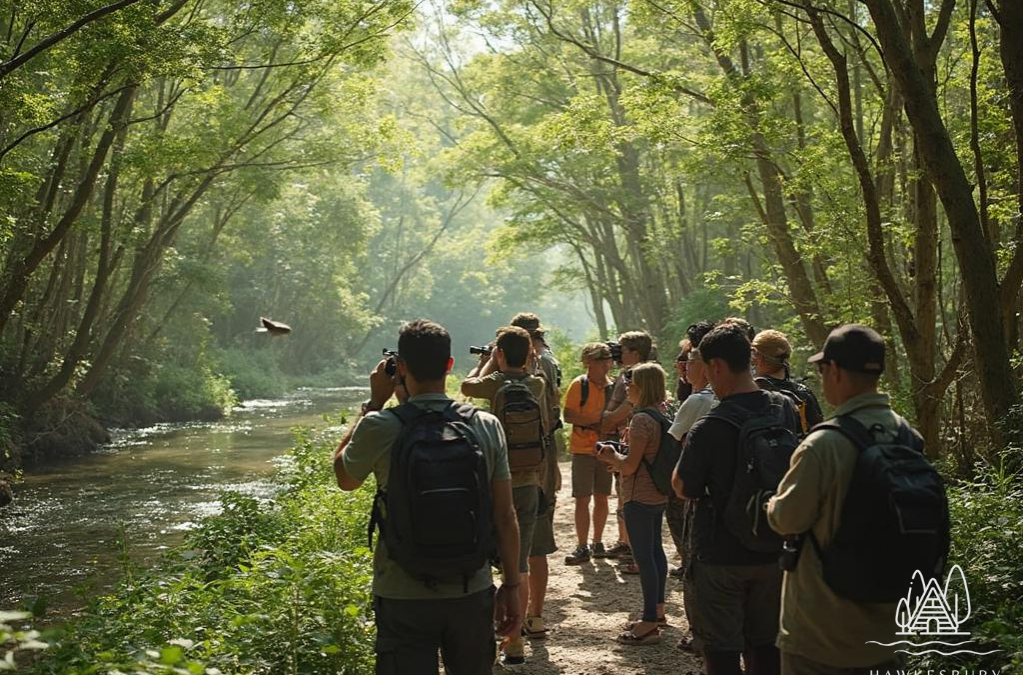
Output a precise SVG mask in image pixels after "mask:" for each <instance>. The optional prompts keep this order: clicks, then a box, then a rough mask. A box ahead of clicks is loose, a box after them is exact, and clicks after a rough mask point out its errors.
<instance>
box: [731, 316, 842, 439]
mask: <svg viewBox="0 0 1024 675" xmlns="http://www.w3.org/2000/svg"><path fill="white" fill-rule="evenodd" d="M750 346H751V347H752V350H751V353H750V364H751V366H753V368H754V381H755V382H757V386H759V387H761V388H762V389H765V390H768V391H777V392H780V393H782V394H785V395H786V396H787V397H789V398H790V400H792V401H793V403H794V404H795V405H796V410H797V412H798V413H799V414H800V426H802V427H803V430H804V433H805V434H806V433H807V432H808V431H810V430H811V428H812V427H814V425H815V424H818V423H819V422H821V421H822V420H824V419H825V416H824V415H823V414H822V412H821V405H820V404H819V403H818V397H817V396H815V395H814V392H813V391H811V390H810V389H808V388H807V387H806V386H804V385H802V384H800V383H799V382H794V381H793V380H791V379H790V377H789V357H790V355H792V353H793V349H792V347H790V345H789V339H788V338H787V337H786V336H785V335H784V334H783V333H780V332H779V331H777V330H771V329H769V330H763V331H761V332H760V333H758V334H757V335H756V336H755V337H754V340H753V342H751V343H750Z"/></svg>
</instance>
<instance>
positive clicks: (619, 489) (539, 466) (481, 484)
mask: <svg viewBox="0 0 1024 675" xmlns="http://www.w3.org/2000/svg"><path fill="white" fill-rule="evenodd" d="M544 337H545V329H544V327H543V326H542V325H541V322H540V320H539V318H538V317H537V316H536V315H534V314H529V313H522V314H518V315H516V316H515V317H513V318H512V320H511V321H510V323H509V325H508V326H505V327H503V328H500V329H499V330H498V331H497V334H496V339H495V340H494V342H493V343H492V344H491V345H489V346H488V347H487V348H482V349H478V350H477V351H479V352H480V353H481V354H480V360H479V363H478V364H477V365H476V366H475V367H474V368H473V369H472V371H471V372H470V373H469V375H468V376H467V377H466V378H465V379H464V380H463V382H462V384H461V387H460V389H461V393H462V394H463V395H464V396H466V397H471V398H477V399H483V400H485V401H487V402H488V404H489V410H490V412H489V413H488V412H483V411H481V410H478V409H476V408H475V407H472V406H469V405H467V404H461V403H457V402H455V401H453V400H452V399H450V398H449V397H448V396H447V395H446V394H445V383H446V377H447V375H448V373H449V371H450V370H451V367H452V364H453V360H452V356H451V341H450V336H449V335H448V333H447V331H446V330H445V329H444V328H443V327H442V326H440V325H438V324H436V323H433V322H430V321H423V320H418V321H413V322H410V323H408V324H405V325H404V326H403V327H402V328H401V330H400V332H399V337H398V349H397V355H396V356H394V357H391V358H390V359H385V360H382V361H381V362H380V363H379V364H378V365H377V367H376V368H375V369H374V370H373V372H372V373H371V375H370V398H369V400H367V401H366V402H365V403H364V404H363V406H362V410H361V416H360V419H359V420H357V422H356V423H355V424H353V425H351V426H350V428H349V430H348V432H347V434H346V436H345V437H344V438H343V440H342V441H341V443H340V445H339V446H338V449H337V450H336V452H335V455H334V469H335V474H336V477H337V482H338V485H339V486H340V487H341V488H342V489H343V490H353V489H356V488H358V487H359V486H360V485H361V484H362V483H363V482H364V481H365V480H366V478H367V477H368V476H369V475H370V474H371V473H372V474H373V475H374V476H375V478H376V483H377V487H378V492H377V497H376V499H375V506H374V513H373V519H372V521H371V537H372V536H373V530H374V529H375V528H376V529H378V530H379V532H380V536H379V539H378V542H377V545H376V547H375V552H374V579H373V595H374V611H375V616H376V625H377V642H376V653H377V663H376V672H377V673H378V674H385V673H387V674H391V673H394V674H399V673H400V674H402V675H421V674H423V675H426V674H429V675H434V673H436V672H437V665H438V662H437V657H438V652H440V653H441V656H442V658H443V661H444V666H445V669H446V672H448V673H449V674H450V675H482V674H483V673H489V672H490V671H491V666H492V664H493V663H494V661H495V656H496V652H495V634H497V636H498V637H499V638H500V639H501V651H502V654H503V657H504V663H505V664H506V665H515V664H520V663H523V662H524V661H525V649H524V641H525V640H529V639H543V638H544V637H545V636H546V634H547V628H546V626H545V624H544V619H543V609H544V600H545V592H546V588H547V581H548V556H549V555H551V554H552V553H554V552H555V550H556V546H555V541H554V532H553V516H554V509H555V498H556V495H557V493H558V492H559V490H560V488H561V482H562V480H561V479H562V477H561V474H560V471H559V466H558V459H559V457H560V456H562V454H563V450H564V447H563V438H564V436H563V434H562V433H560V432H559V429H560V427H561V426H562V422H563V420H564V423H565V424H568V425H571V427H572V429H571V433H570V434H568V436H569V442H568V445H569V447H568V450H569V452H570V456H571V489H572V497H573V499H574V500H575V512H574V513H575V530H576V545H575V548H574V549H573V550H572V552H571V553H570V554H569V555H568V556H567V557H566V558H565V561H564V562H565V564H566V565H583V564H589V561H590V560H591V558H619V559H620V561H621V562H620V565H619V570H620V572H622V573H623V574H636V575H638V576H639V581H640V587H641V591H642V611H640V612H639V613H638V615H637V619H636V620H635V621H631V622H629V623H628V624H627V625H626V626H624V628H623V631H622V632H621V633H620V634H619V635H617V636H615V639H616V640H617V641H618V642H619V643H621V644H625V645H648V644H655V643H657V642H660V640H661V632H662V629H663V627H664V626H665V625H666V624H667V621H668V617H667V616H666V612H665V597H666V586H667V580H668V578H669V577H670V576H676V577H679V578H680V579H681V581H682V590H683V605H684V611H685V613H686V617H687V622H688V624H689V626H690V630H691V633H692V635H690V636H687V637H684V638H682V639H681V640H680V642H679V643H678V645H677V647H678V648H680V649H682V650H685V651H691V652H694V653H697V654H699V655H701V656H702V657H703V661H704V670H705V672H706V673H707V675H722V674H729V675H734V674H735V675H738V674H739V673H741V672H745V673H748V674H760V673H779V672H782V673H787V674H788V675H812V674H813V675H831V674H833V673H834V674H839V673H842V674H844V675H846V674H853V673H864V674H865V675H866V674H867V673H869V672H880V673H885V672H886V671H887V670H889V669H895V668H896V667H897V661H896V659H895V657H894V653H893V647H891V646H889V647H887V646H885V645H884V644H878V643H892V642H893V641H894V637H893V636H894V634H895V624H894V622H893V617H894V614H895V609H896V599H895V598H894V597H893V598H892V601H891V602H890V601H889V598H890V596H891V593H886V592H879V593H876V594H875V596H871V597H868V599H869V600H870V601H866V600H865V599H864V598H863V597H861V595H862V594H861V593H860V591H858V590H855V591H853V592H850V591H848V590H846V589H843V588H839V586H841V584H839V585H837V583H838V582H836V581H835V580H834V577H836V573H835V572H834V570H835V569H840V570H842V563H843V562H844V560H846V559H848V558H852V557H857V556H858V555H860V554H859V553H850V554H848V555H845V556H844V554H843V550H840V548H837V547H841V546H842V545H844V542H845V541H847V540H849V539H851V536H850V527H852V526H850V525H849V524H848V523H847V520H849V518H846V519H844V513H843V511H844V503H845V502H847V501H848V500H847V499H846V497H847V496H848V495H847V492H848V491H854V490H856V491H857V492H858V494H859V492H860V491H862V488H861V487H859V485H860V484H859V483H857V481H853V479H854V473H855V470H856V471H860V469H859V467H860V462H862V461H863V459H862V458H863V457H865V456H869V455H870V456H872V457H873V456H874V454H872V453H871V452H866V451H865V448H866V447H868V446H871V448H869V449H872V448H873V446H872V444H873V443H887V444H889V446H893V445H897V446H898V447H899V448H904V447H911V448H912V449H911V450H910V452H913V453H917V454H920V452H921V444H920V437H919V436H917V435H916V434H915V433H914V432H912V430H910V429H909V426H908V425H907V423H906V422H905V421H904V420H903V419H902V418H901V417H900V416H899V415H897V414H896V413H895V412H894V411H892V409H891V408H890V406H889V399H888V396H887V395H886V394H883V393H879V391H878V382H879V378H880V376H881V374H882V372H883V370H884V359H885V347H884V342H883V341H882V339H881V338H880V337H879V336H878V334H877V333H876V332H875V331H873V330H872V329H870V328H868V327H866V326H862V325H857V324H851V325H846V326H842V327H840V328H837V329H836V330H835V331H833V332H832V333H831V334H830V335H829V337H828V340H827V341H826V344H825V345H824V347H823V349H822V351H820V352H819V353H817V354H815V355H814V356H812V357H811V358H810V359H809V360H808V362H809V363H811V364H813V365H815V366H816V367H817V369H818V372H819V374H820V378H821V389H822V392H823V394H824V396H825V398H826V400H827V401H828V402H829V403H830V404H831V405H832V406H834V407H835V414H834V415H833V418H835V420H833V419H830V420H829V421H828V422H825V423H824V424H821V423H822V422H823V414H822V410H821V407H820V405H819V404H818V401H817V399H816V398H815V396H814V394H813V393H812V392H811V390H810V389H808V388H807V387H806V386H804V385H802V384H800V383H797V382H795V381H793V380H792V379H791V378H790V372H789V370H790V368H789V360H790V357H791V355H792V348H791V345H790V343H789V341H788V339H787V338H786V336H785V335H784V334H782V333H780V332H779V331H775V330H765V331H762V332H760V333H755V331H754V330H753V328H752V327H751V326H750V325H749V324H748V323H747V322H746V321H744V320H742V319H737V318H729V319H725V320H722V321H719V322H718V323H713V322H710V321H703V322H700V323H697V324H694V325H692V326H690V327H689V328H688V329H687V331H686V335H685V337H684V338H683V340H682V341H681V343H680V349H679V353H678V356H677V357H676V360H675V366H676V372H675V377H676V381H675V382H673V383H672V384H673V385H674V389H675V396H674V397H673V398H674V400H670V397H669V396H668V394H667V390H668V387H669V384H670V383H669V382H668V376H667V375H666V373H665V371H664V370H663V369H662V367H661V366H660V365H659V364H658V363H657V362H656V361H654V360H653V359H652V355H653V353H654V344H653V341H652V339H651V337H650V335H648V334H647V333H645V332H643V331H631V332H627V333H624V334H622V335H620V336H619V338H618V340H617V341H615V342H593V343H589V344H586V345H585V346H584V347H583V349H582V352H581V362H582V364H583V366H584V368H585V372H584V374H583V375H581V376H579V377H577V378H575V379H574V380H573V381H572V382H571V383H569V384H568V388H567V391H566V393H565V402H564V406H563V405H562V402H561V401H562V396H561V386H562V383H561V373H560V370H559V366H558V362H557V361H556V360H555V358H554V356H553V355H552V353H551V350H550V349H549V348H548V347H547V344H546V342H545V339H544ZM616 366H617V367H618V369H619V370H618V373H617V375H616V376H615V377H612V376H611V373H612V371H613V369H614V368H615V367H616ZM392 396H395V397H396V398H397V400H398V402H399V405H398V406H397V407H393V408H385V405H386V404H387V403H388V401H389V400H390V399H391V398H392ZM840 422H842V424H840ZM816 425H817V428H815V427H816ZM851 425H852V426H856V427H857V429H861V430H863V432H864V434H863V435H862V436H863V437H861V436H856V435H851V433H853V432H850V430H849V429H848V428H847V427H849V426H851ZM857 433H859V432H857ZM875 454H877V453H875ZM915 457H916V455H915ZM878 461H883V460H878ZM921 461H924V460H923V459H922V460H921ZM904 463H905V464H906V462H904ZM911 463H913V462H911ZM915 466H917V465H915ZM918 474H921V475H923V473H922V472H921V471H918ZM858 480H860V479H858ZM915 480H916V478H915ZM851 481H853V482H854V483H855V485H856V486H857V487H851ZM928 487H931V486H930V485H929V486H928ZM940 489H941V486H940ZM613 490H614V492H615V495H616V505H617V508H616V512H615V516H616V526H617V530H618V531H617V538H616V541H615V542H614V543H612V544H610V545H606V544H605V542H604V541H603V536H604V530H605V526H606V523H607V520H608V518H609V516H610V506H609V497H610V496H611V494H612V491H613ZM918 492H919V493H923V492H924V491H923V490H919V491H918ZM933 492H934V490H933ZM853 496H854V495H852V494H851V495H849V497H851V498H852V497H853ZM911 506H913V507H915V508H917V507H920V504H917V503H915V504H913V505H911ZM932 507H934V508H933V510H941V509H944V508H945V503H944V497H943V501H942V503H941V504H939V503H938V502H935V503H934V504H933V505H932ZM909 508H910V507H909V506H908V509H909ZM921 510H922V509H921V508H917V511H918V512H920V511H921ZM847 515H848V514H847ZM886 517H888V516H887V515H886V514H882V515H881V516H879V518H878V522H877V523H876V526H878V527H883V524H882V521H883V520H884V519H885V518H886ZM942 518H945V519H946V520H945V527H946V533H945V536H946V537H947V538H946V540H945V541H944V542H943V541H942V534H943V533H942V532H941V531H939V530H941V527H939V526H934V527H932V529H933V530H936V531H937V532H938V534H937V535H936V536H929V537H921V536H919V537H918V539H916V540H914V541H913V542H910V543H909V544H907V545H908V546H910V547H912V548H913V549H914V550H917V551H924V550H925V549H928V550H927V553H928V555H927V556H924V557H919V558H917V559H915V560H918V561H924V562H922V563H921V564H922V565H925V564H933V565H935V566H936V567H937V568H941V565H942V564H943V563H944V557H945V551H946V549H947V548H948V513H947V514H938V515H936V516H935V517H934V518H931V519H930V520H929V519H928V518H925V519H924V520H925V521H927V522H928V523H929V524H933V523H934V522H938V521H941V520H942ZM663 520H667V523H668V529H669V531H670V533H671V539H672V542H673V544H674V547H675V549H676V553H677V554H678V556H679V558H680V563H681V564H680V565H679V566H678V567H677V568H676V569H674V570H672V571H671V573H670V572H669V565H668V557H667V556H666V553H665V550H664V547H663V545H662V541H663V535H662V527H663ZM940 525H941V523H940ZM921 528H924V525H921ZM921 528H919V529H921ZM936 528H937V529H936ZM921 531H924V530H923V529H921ZM805 542H811V544H810V545H808V546H806V548H807V549H809V550H810V551H811V552H810V553H808V552H807V551H805V550H804V548H805V547H804V543H805ZM905 543H906V542H903V541H902V540H901V541H900V542H897V543H896V544H893V546H894V547H895V548H897V549H898V547H899V546H900V545H903V544H905ZM932 549H934V550H932ZM844 550H845V549H844ZM836 559H839V562H838V563H837V562H835V560H836ZM780 560H781V565H780ZM859 563H860V561H858V564H859ZM492 565H497V566H498V567H500V570H501V584H500V586H498V588H497V590H496V591H495V589H494V586H492V576H491V574H492V573H491V570H492ZM837 566H838V567H837ZM870 566H871V563H870V562H869V563H865V564H860V567H861V568H863V570H862V571H861V572H857V571H854V572H851V573H844V572H842V571H840V573H839V576H840V577H842V576H844V574H845V576H846V577H847V578H851V579H852V578H857V579H860V577H859V576H858V575H859V574H863V573H864V570H866V573H868V574H871V573H872V572H871V570H870V569H868V568H870ZM783 568H784V569H785V572H784V571H783ZM876 576H877V575H876ZM907 581H908V582H909V577H908V579H907ZM858 583H860V585H861V586H863V587H865V588H868V587H871V588H872V589H874V587H875V586H877V583H876V580H875V579H873V578H872V579H868V580H867V581H859V582H858ZM837 589H838V590H837ZM865 597H867V596H865ZM879 599H882V600H884V601H879ZM741 663H742V665H743V668H742V669H741Z"/></svg>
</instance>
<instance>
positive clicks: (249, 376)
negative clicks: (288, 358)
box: [214, 349, 288, 400]
mask: <svg viewBox="0 0 1024 675" xmlns="http://www.w3.org/2000/svg"><path fill="white" fill-rule="evenodd" d="M214 361H215V362H216V364H217V370H218V371H219V372H221V373H223V374H224V376H225V377H227V378H228V380H230V382H231V388H232V389H234V390H235V391H236V392H237V393H238V397H239V398H240V399H242V400H246V399H253V398H278V397H280V396H282V395H283V394H284V393H285V391H286V390H287V388H288V382H287V379H286V378H285V375H284V374H283V373H282V372H281V368H280V366H279V365H278V363H277V359H276V357H275V356H274V353H273V352H271V351H270V350H269V349H222V350H218V351H217V352H216V353H215V354H214Z"/></svg>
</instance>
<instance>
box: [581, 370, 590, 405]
mask: <svg viewBox="0 0 1024 675" xmlns="http://www.w3.org/2000/svg"><path fill="white" fill-rule="evenodd" d="M588 398H590V380H589V379H587V376H586V375H584V376H583V379H582V380H580V408H583V407H585V406H586V405H587V399H588Z"/></svg>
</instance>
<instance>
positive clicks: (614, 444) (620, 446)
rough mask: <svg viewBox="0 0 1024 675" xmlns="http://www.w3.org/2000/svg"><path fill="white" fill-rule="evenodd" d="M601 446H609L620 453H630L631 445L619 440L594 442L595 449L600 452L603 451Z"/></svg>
mask: <svg viewBox="0 0 1024 675" xmlns="http://www.w3.org/2000/svg"><path fill="white" fill-rule="evenodd" d="M601 446H608V447H610V448H611V449H612V450H614V451H615V452H617V453H619V454H620V455H628V454H629V446H628V445H626V444H625V443H620V442H619V441H598V442H597V443H594V451H595V452H598V453H599V452H601Z"/></svg>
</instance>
